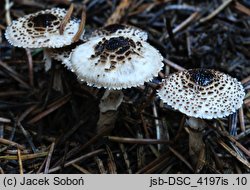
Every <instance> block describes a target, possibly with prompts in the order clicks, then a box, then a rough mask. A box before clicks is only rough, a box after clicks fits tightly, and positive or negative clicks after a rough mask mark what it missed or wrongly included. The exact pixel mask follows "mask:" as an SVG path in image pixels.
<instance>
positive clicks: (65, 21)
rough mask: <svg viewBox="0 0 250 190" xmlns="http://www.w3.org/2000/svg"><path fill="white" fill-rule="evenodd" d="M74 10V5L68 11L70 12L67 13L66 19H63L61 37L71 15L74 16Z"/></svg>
mask: <svg viewBox="0 0 250 190" xmlns="http://www.w3.org/2000/svg"><path fill="white" fill-rule="evenodd" d="M73 10H74V4H73V3H72V4H71V5H70V7H69V9H68V11H67V13H66V15H65V17H64V18H63V20H62V22H61V24H60V28H59V33H60V35H62V34H63V32H64V29H65V26H66V25H67V23H68V22H69V20H70V17H71V15H72V13H73Z"/></svg>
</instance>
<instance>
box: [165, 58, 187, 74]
mask: <svg viewBox="0 0 250 190" xmlns="http://www.w3.org/2000/svg"><path fill="white" fill-rule="evenodd" d="M163 61H164V62H165V63H166V64H167V65H169V66H170V67H173V68H174V69H176V70H177V71H184V70H185V68H183V67H181V66H180V65H178V64H176V63H174V62H172V61H170V60H168V59H166V58H164V60H163Z"/></svg>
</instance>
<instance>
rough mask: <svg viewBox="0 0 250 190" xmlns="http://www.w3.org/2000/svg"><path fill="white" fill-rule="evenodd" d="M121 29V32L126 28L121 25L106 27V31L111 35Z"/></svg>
mask: <svg viewBox="0 0 250 190" xmlns="http://www.w3.org/2000/svg"><path fill="white" fill-rule="evenodd" d="M120 29H121V30H123V29H125V26H124V25H121V24H111V25H108V26H106V27H104V30H106V31H108V32H110V33H115V32H116V31H117V30H120Z"/></svg>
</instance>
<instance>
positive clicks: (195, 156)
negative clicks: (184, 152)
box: [186, 117, 206, 169]
mask: <svg viewBox="0 0 250 190" xmlns="http://www.w3.org/2000/svg"><path fill="white" fill-rule="evenodd" d="M186 123H187V124H188V125H189V130H188V131H189V156H190V157H191V160H192V162H193V164H194V165H196V169H198V168H199V169H200V168H201V167H200V166H199V165H200V163H204V162H203V160H200V159H202V158H204V156H205V151H204V147H205V144H204V142H203V140H202V138H203V134H202V131H203V130H204V128H205V127H206V124H205V122H204V121H203V120H202V119H199V118H194V117H190V118H189V119H187V120H186Z"/></svg>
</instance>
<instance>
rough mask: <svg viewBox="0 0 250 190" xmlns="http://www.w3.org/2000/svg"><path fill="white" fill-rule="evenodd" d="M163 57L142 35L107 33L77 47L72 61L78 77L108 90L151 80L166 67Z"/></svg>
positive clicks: (128, 86)
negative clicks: (126, 35) (103, 36)
mask: <svg viewBox="0 0 250 190" xmlns="http://www.w3.org/2000/svg"><path fill="white" fill-rule="evenodd" d="M162 60H163V57H162V56H161V54H160V53H159V51H158V50H156V49H155V48H154V47H152V46H151V45H150V44H148V43H147V42H144V41H141V40H140V39H139V38H129V37H123V36H117V37H114V36H107V37H105V38H100V37H96V38H92V40H91V41H88V42H86V43H85V44H82V45H80V46H78V47H77V48H76V49H75V50H74V51H73V53H72V56H71V62H72V67H73V69H74V70H75V72H76V74H77V76H78V78H79V79H80V80H81V81H86V82H87V84H88V85H94V86H95V87H98V88H100V87H105V88H108V89H122V88H130V87H132V86H139V85H143V84H144V82H147V81H150V80H151V79H153V77H154V76H157V75H158V72H159V71H160V70H161V68H162V67H163V63H162Z"/></svg>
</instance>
